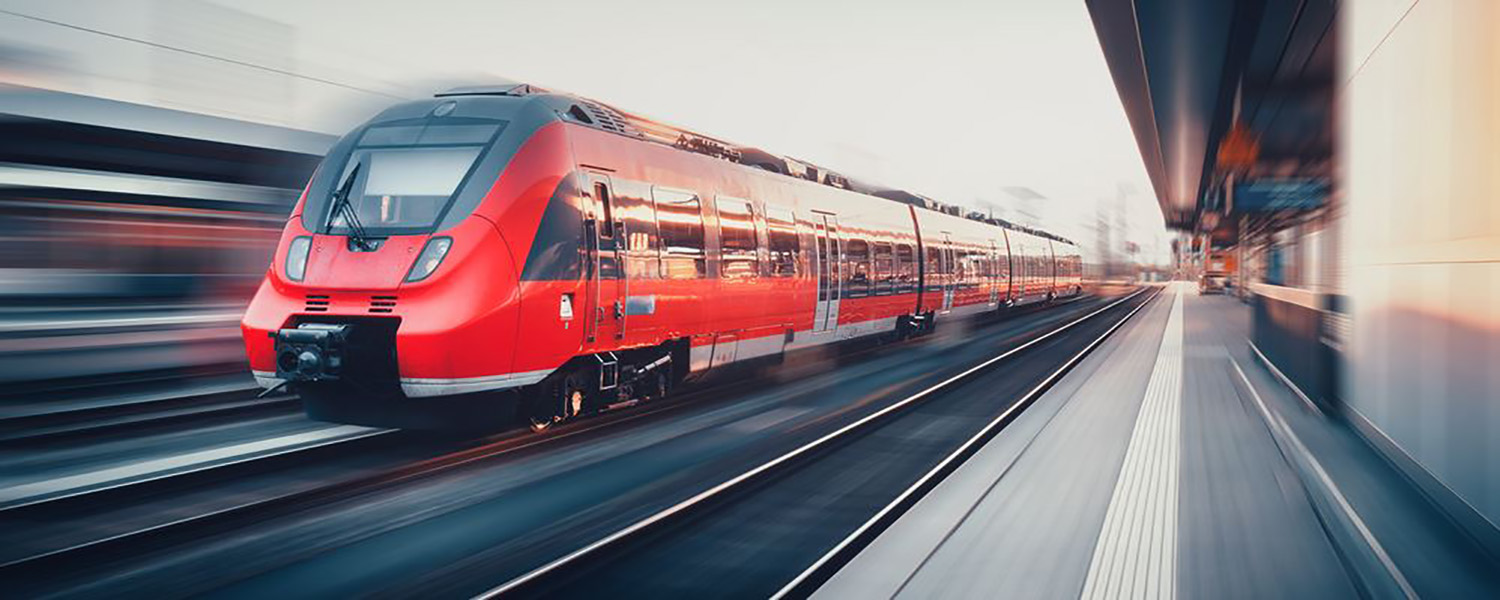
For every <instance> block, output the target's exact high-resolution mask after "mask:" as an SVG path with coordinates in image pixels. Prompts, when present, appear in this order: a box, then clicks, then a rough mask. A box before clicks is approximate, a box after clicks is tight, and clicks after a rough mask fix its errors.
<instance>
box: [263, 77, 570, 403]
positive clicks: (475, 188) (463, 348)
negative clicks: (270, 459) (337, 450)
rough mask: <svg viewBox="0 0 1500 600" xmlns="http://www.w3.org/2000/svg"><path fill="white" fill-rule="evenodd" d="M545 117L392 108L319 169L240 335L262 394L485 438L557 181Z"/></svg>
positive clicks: (532, 107)
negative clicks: (532, 249) (526, 271)
mask: <svg viewBox="0 0 1500 600" xmlns="http://www.w3.org/2000/svg"><path fill="white" fill-rule="evenodd" d="M553 122H555V118H553V117H552V116H551V115H550V114H549V111H548V110H546V109H545V107H543V106H539V105H538V103H536V102H531V101H528V99H527V98H524V97H515V96H510V95H505V94H489V95H459V96H455V97H443V96H439V97H438V98H436V99H433V100H430V101H420V102H413V103H408V104H403V105H399V106H396V107H393V108H391V109H389V110H386V111H385V112H383V113H381V114H380V115H379V116H377V117H376V118H374V119H372V120H371V121H370V122H369V123H366V124H365V125H363V126H361V127H359V128H357V129H355V130H354V131H353V132H352V133H350V134H349V135H348V136H346V137H344V138H343V139H342V140H341V141H340V142H339V143H338V144H336V145H335V146H334V147H333V148H332V150H331V151H330V152H329V154H328V156H327V157H326V158H325V159H324V162H323V164H322V165H321V166H320V167H319V169H318V171H317V172H316V174H315V175H314V176H313V179H312V181H311V182H310V183H309V185H308V187H307V190H306V191H305V192H304V194H303V197H302V199H301V200H300V201H299V202H298V204H297V206H296V208H295V209H294V210H293V211H292V215H291V217H290V219H289V220H288V221H287V225H286V228H285V231H284V232H283V235H282V238H281V240H280V243H279V244H278V246H277V250H276V254H275V256H274V258H273V260H272V264H271V268H270V269H269V272H268V273H267V275H266V278H265V280H264V281H263V282H262V284H261V286H260V289H259V290H258V291H257V293H256V295H255V297H254V299H253V300H252V301H251V303H250V306H249V308H248V310H247V312H246V314H245V317H244V320H243V322H242V325H241V327H242V331H243V334H244V338H245V346H246V350H247V354H248V356H249V361H250V366H251V370H252V371H253V372H254V375H255V377H256V379H257V381H258V382H259V383H260V384H261V386H262V387H264V388H267V389H272V388H290V389H292V390H293V391H295V392H297V393H298V394H299V395H300V396H301V397H302V399H303V401H304V403H305V405H306V407H307V411H308V413H309V415H310V416H312V417H313V418H317V419H321V420H327V421H335V422H343V423H356V424H365V425H376V426H395V427H405V428H452V427H454V426H455V425H458V426H463V427H492V426H496V425H499V424H503V423H506V422H509V421H510V420H511V419H512V416H513V413H514V410H515V405H516V400H515V398H513V397H511V398H507V395H510V396H514V395H515V394H514V391H515V390H517V389H519V388H521V387H523V386H525V385H529V384H533V383H536V381H539V380H540V379H541V378H542V377H544V376H545V375H546V371H545V370H536V369H534V370H532V371H531V372H518V371H517V370H516V355H517V352H516V340H517V331H518V326H519V325H518V324H519V321H520V316H521V311H520V305H521V296H522V294H521V286H520V284H519V273H520V271H521V264H520V263H521V262H522V261H524V260H525V256H526V252H527V248H528V247H529V246H530V244H531V243H532V241H533V235H534V232H535V230H536V222H537V220H538V218H539V215H540V213H541V211H542V210H543V208H544V207H545V205H546V203H547V202H548V195H549V194H550V193H551V191H552V190H554V189H556V188H557V187H558V186H559V183H558V182H559V180H561V179H562V178H566V177H567V173H568V168H567V164H566V163H567V152H566V143H565V141H563V140H561V139H560V138H561V135H560V134H559V133H558V132H557V131H558V129H559V128H557V127H552V128H548V127H547V125H548V124H551V123H553Z"/></svg>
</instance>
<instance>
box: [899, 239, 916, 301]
mask: <svg viewBox="0 0 1500 600" xmlns="http://www.w3.org/2000/svg"><path fill="white" fill-rule="evenodd" d="M894 291H895V292H896V293H897V294H909V293H911V292H915V291H917V260H916V255H915V253H914V252H913V251H912V248H911V246H910V245H907V244H898V245H897V246H896V278H895V286H894Z"/></svg>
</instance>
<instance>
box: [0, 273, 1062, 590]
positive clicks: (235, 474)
mask: <svg viewBox="0 0 1500 600" xmlns="http://www.w3.org/2000/svg"><path fill="white" fill-rule="evenodd" d="M1087 304H1088V303H1085V306H1084V309H1086V308H1088V306H1087ZM1084 309H1078V308H1075V309H1071V310H1072V311H1074V312H1073V314H1077V313H1078V312H1082V311H1083V310H1084ZM1061 316H1062V315H1059V317H1061ZM1027 327H1029V326H1022V327H1018V329H1022V330H1024V331H1022V333H1021V335H1025V336H1030V335H1031V333H1027V332H1031V331H1033V329H1034V328H1031V329H1028V328H1027ZM913 343H915V344H920V343H923V342H922V341H921V340H916V341H911V342H902V343H898V344H891V345H885V346H875V347H871V348H866V349H864V350H861V351H857V352H854V353H853V354H852V356H851V355H846V356H844V357H841V359H840V360H846V359H851V358H855V357H857V356H858V355H860V354H866V353H879V352H890V351H898V350H899V349H900V348H901V347H903V346H904V345H906V344H913ZM761 385H762V384H759V383H757V382H756V381H754V380H741V381H738V382H734V383H730V384H726V385H718V386H712V387H705V388H701V389H696V390H687V391H686V393H684V394H681V395H679V396H674V397H673V398H669V399H668V400H666V401H659V402H652V403H647V404H646V405H644V406H640V407H636V408H633V409H630V410H626V411H616V412H610V413H605V414H603V415H600V416H598V417H595V418H592V419H585V420H582V421H579V422H575V423H569V424H566V425H564V426H562V427H559V428H558V429H556V430H554V431H553V432H549V433H548V434H546V435H542V436H534V435H529V434H523V433H519V432H517V433H514V434H507V435H501V436H497V437H493V438H485V439H481V440H465V441H461V442H451V441H450V442H437V443H429V442H430V440H423V439H421V438H410V437H408V438H404V439H403V438H402V435H403V434H388V433H381V434H379V435H378V436H372V437H371V438H369V439H367V440H365V441H355V442H354V443H350V444H330V445H328V446H327V447H324V448H321V449H317V450H310V451H309V452H307V453H306V454H298V453H287V454H285V455H283V456H280V457H278V458H271V459H268V460H265V461H257V460H247V461H244V462H243V463H241V464H239V465H237V466H235V467H228V468H226V469H224V470H221V471H217V472H215V470H213V469H209V470H205V471H204V472H202V473H198V474H195V475H189V476H187V477H181V478H178V477H164V478H162V479H161V480H160V481H157V482H153V483H150V484H142V485H141V486H139V487H136V488H135V489H130V488H128V487H127V488H122V489H118V490H114V491H110V492H104V493H101V494H80V495H77V496H74V497H71V498H68V499H66V500H59V501H58V502H56V503H44V504H42V505H37V506H32V507H25V508H19V509H18V510H16V511H4V510H0V520H9V518H10V517H22V518H24V520H31V521H34V520H35V519H33V518H31V515H36V514H41V515H44V520H45V518H51V519H58V518H67V515H68V514H69V512H70V511H76V514H78V515H79V518H83V519H87V518H89V517H90V515H89V514H88V509H89V507H92V506H97V505H99V504H101V503H107V504H116V503H123V504H130V503H131V502H133V501H135V500H137V499H140V498H160V497H162V496H164V495H170V494H171V493H173V491H174V490H183V489H194V488H196V487H198V486H194V485H191V484H190V480H192V479H193V478H198V479H199V481H201V482H203V486H202V487H205V488H212V487H214V486H215V485H218V484H219V483H220V482H222V481H225V480H230V479H246V478H254V477H256V476H261V475H265V476H277V475H279V474H280V473H279V472H280V471H281V470H282V469H283V467H286V466H288V465H300V464H306V463H325V466H326V467H327V468H326V469H325V472H330V473H334V475H332V476H326V477H324V478H323V479H321V480H320V484H319V485H316V486H307V487H301V488H298V489H295V490H292V491H289V492H287V493H276V494H260V495H253V494H252V497H250V498H248V499H246V500H244V501H242V502H234V503H229V504H220V505H218V506H216V507H215V508H214V509H213V510H207V511H201V512H194V513H191V514H186V515H185V516H181V517H180V518H172V519H168V520H160V521H158V522H154V523H151V524H149V525H146V526H141V527H136V528H131V529H128V530H120V531H115V532H113V533H111V534H109V535H103V536H98V537H93V538H89V539H84V540H80V541H78V542H77V543H70V544H66V545H61V546H59V547H55V548H51V549H48V550H47V551H44V552H36V553H31V554H27V555H25V556H16V557H13V558H11V559H10V560H7V561H3V562H0V577H3V578H6V579H8V580H16V581H26V582H32V583H42V584H45V583H46V582H48V581H49V580H50V581H51V582H52V583H54V584H55V583H56V582H57V580H58V579H59V578H65V577H68V576H70V575H71V576H74V577H76V573H77V572H78V571H79V570H81V569H88V568H95V567H97V566H98V565H107V564H109V563H112V562H117V561H118V560H120V558H121V557H137V556H144V555H147V554H148V553H154V552H160V551H162V550H164V549H168V548H188V547H191V545H192V544H194V543H195V542H200V541H202V540H205V539H211V538H212V537H213V536H215V535H218V534H224V533H228V532H233V531H236V530H239V529H241V528H244V527H246V526H248V525H252V524H257V523H262V522H267V521H272V520H276V519H278V518H279V517H286V516H290V515H294V514H305V513H307V512H309V511H312V510H314V509H318V508H320V507H327V506H332V505H334V504H335V503H339V502H340V501H344V500H350V499H362V498H365V497H377V496H376V495H377V494H382V493H385V492H393V491H397V490H400V489H404V488H405V487H406V486H408V485H410V484H415V483H417V482H419V481H422V480H426V479H429V478H435V477H437V476H438V475H441V474H444V473H453V472H456V471H459V470H461V469H464V468H468V467H475V468H478V467H482V466H484V465H489V464H492V463H494V462H495V461H496V460H501V459H502V458H504V457H507V456H513V455H516V454H520V453H523V451H524V452H525V453H527V454H532V453H535V452H546V451H547V449H548V448H552V447H554V446H559V445H562V444H565V443H566V441H567V440H584V439H588V438H591V437H592V436H593V435H594V434H597V433H602V432H603V431H604V430H606V429H611V428H615V427H616V426H618V425H622V424H624V423H627V422H638V421H642V420H646V419H649V418H655V417H656V416H658V415H663V414H664V413H668V412H670V411H674V410H676V409H678V408H681V407H686V406H704V403H705V401H706V400H707V401H714V400H722V399H729V398H733V397H735V396H736V395H738V394H741V393H743V392H746V391H749V390H752V389H755V388H757V387H760V386H761ZM445 444H446V446H445ZM382 446H386V447H391V446H395V447H406V448H408V449H409V448H416V447H420V449H417V450H413V451H411V452H407V453H404V454H405V458H404V459H402V460H392V461H387V464H385V465H383V466H380V467H378V468H365V469H354V468H349V469H340V468H338V465H339V463H340V462H341V461H346V460H347V459H348V457H349V456H351V455H359V454H362V453H364V450H362V449H366V450H367V449H371V448H379V447H382ZM398 454H401V453H398ZM340 471H347V472H346V473H344V474H343V475H338V473H339V472H340ZM464 472H465V473H467V472H468V471H464ZM294 478H300V479H308V478H309V477H306V476H300V477H294ZM242 483H243V482H242ZM241 487H249V486H248V484H246V485H242V486H241ZM47 504H52V505H51V506H48V505H47ZM7 512H9V513H10V514H6V513H7ZM161 512H164V513H169V514H170V513H175V514H182V513H183V511H182V510H181V509H180V508H178V509H176V510H164V511H161ZM16 520H18V521H19V520H22V519H20V518H18V519H16ZM46 587H47V586H46V585H43V586H42V587H41V588H36V589H46ZM25 589H33V588H32V587H31V586H30V585H27V586H26V588H25Z"/></svg>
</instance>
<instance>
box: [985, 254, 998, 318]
mask: <svg viewBox="0 0 1500 600" xmlns="http://www.w3.org/2000/svg"><path fill="white" fill-rule="evenodd" d="M985 261H986V262H985V266H986V267H987V268H986V269H985V273H986V275H987V277H985V282H984V284H985V285H987V286H989V288H990V307H991V308H993V307H995V306H999V304H1000V253H999V252H998V251H996V249H995V240H990V252H989V254H988V255H986V256H985Z"/></svg>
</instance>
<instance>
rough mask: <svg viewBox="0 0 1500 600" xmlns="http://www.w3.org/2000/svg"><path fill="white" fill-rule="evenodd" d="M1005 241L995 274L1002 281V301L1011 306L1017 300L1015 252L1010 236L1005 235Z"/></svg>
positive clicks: (1001, 246)
mask: <svg viewBox="0 0 1500 600" xmlns="http://www.w3.org/2000/svg"><path fill="white" fill-rule="evenodd" d="M1004 239H1005V241H1004V243H1002V244H1001V245H1000V260H999V261H997V262H996V265H995V274H996V276H997V277H998V278H999V280H1000V288H1001V290H1002V292H1001V293H1002V296H1001V300H1002V301H1003V302H1005V303H1006V304H1010V303H1012V302H1014V301H1015V299H1016V290H1015V286H1016V278H1015V276H1014V274H1013V271H1015V260H1014V257H1015V252H1014V251H1013V250H1012V249H1011V246H1010V234H1009V233H1005V238H1004Z"/></svg>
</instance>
